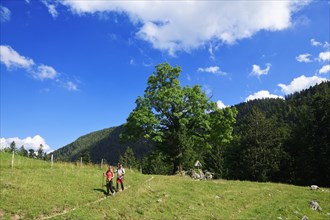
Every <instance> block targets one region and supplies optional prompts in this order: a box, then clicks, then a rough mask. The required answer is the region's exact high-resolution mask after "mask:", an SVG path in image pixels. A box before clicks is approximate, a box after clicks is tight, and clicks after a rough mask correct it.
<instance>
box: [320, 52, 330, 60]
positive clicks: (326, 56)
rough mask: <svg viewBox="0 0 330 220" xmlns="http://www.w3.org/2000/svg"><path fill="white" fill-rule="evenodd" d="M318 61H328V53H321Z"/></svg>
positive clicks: (329, 58) (329, 53)
mask: <svg viewBox="0 0 330 220" xmlns="http://www.w3.org/2000/svg"><path fill="white" fill-rule="evenodd" d="M319 60H320V61H330V51H325V52H321V53H320V54H319Z"/></svg>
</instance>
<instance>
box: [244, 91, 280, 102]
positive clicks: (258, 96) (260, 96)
mask: <svg viewBox="0 0 330 220" xmlns="http://www.w3.org/2000/svg"><path fill="white" fill-rule="evenodd" d="M266 98H269V99H270V98H272V99H278V98H280V99H283V97H282V96H278V95H274V94H270V93H269V91H267V90H261V91H259V92H256V93H254V94H253V95H249V96H248V97H247V98H246V99H245V101H246V102H247V101H251V100H254V99H266Z"/></svg>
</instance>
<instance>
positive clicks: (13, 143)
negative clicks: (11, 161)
mask: <svg viewBox="0 0 330 220" xmlns="http://www.w3.org/2000/svg"><path fill="white" fill-rule="evenodd" d="M15 150H16V143H15V141H13V142H11V144H10V151H15Z"/></svg>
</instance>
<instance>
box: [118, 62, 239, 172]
mask: <svg viewBox="0 0 330 220" xmlns="http://www.w3.org/2000/svg"><path fill="white" fill-rule="evenodd" d="M180 72H181V68H180V67H179V66H175V67H171V66H170V65H169V64H168V63H163V64H159V65H157V66H156V72H154V73H153V74H152V75H151V76H150V77H149V79H148V86H147V88H146V90H145V92H144V96H143V97H138V98H137V100H136V107H135V109H134V110H133V111H132V112H131V113H130V115H129V117H128V118H127V122H126V124H125V125H124V128H125V130H124V133H123V135H122V138H123V139H125V140H132V139H139V138H141V137H144V138H146V139H148V140H151V141H152V142H153V143H154V145H155V146H156V147H157V148H158V149H159V150H160V151H161V152H162V153H163V154H164V155H165V156H166V157H167V159H168V160H169V161H170V162H171V163H172V164H173V172H176V171H181V170H182V168H183V166H185V165H187V166H188V165H190V164H192V163H193V161H194V160H195V159H196V158H198V157H201V156H202V155H203V154H204V153H205V152H207V150H208V149H211V148H212V146H214V145H218V144H221V143H225V142H228V141H230V140H231V138H232V137H231V132H232V125H233V123H234V122H235V115H236V110H235V109H231V108H225V109H218V108H217V105H216V103H215V102H213V101H211V100H210V99H209V97H207V95H206V94H205V93H204V92H203V91H202V89H201V86H199V85H195V86H193V87H189V86H185V87H182V86H181V85H180V81H179V76H180Z"/></svg>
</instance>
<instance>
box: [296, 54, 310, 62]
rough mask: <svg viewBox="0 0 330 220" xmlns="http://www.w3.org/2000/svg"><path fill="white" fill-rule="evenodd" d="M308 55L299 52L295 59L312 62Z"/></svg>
mask: <svg viewBox="0 0 330 220" xmlns="http://www.w3.org/2000/svg"><path fill="white" fill-rule="evenodd" d="M310 56H311V55H310V54H309V53H304V54H300V55H299V56H297V57H296V60H297V61H298V62H303V63H309V62H312V60H311V59H310V58H309V57H310Z"/></svg>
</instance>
